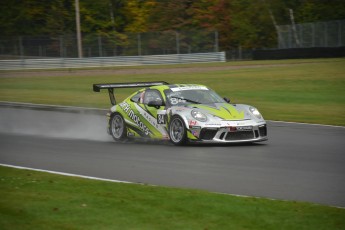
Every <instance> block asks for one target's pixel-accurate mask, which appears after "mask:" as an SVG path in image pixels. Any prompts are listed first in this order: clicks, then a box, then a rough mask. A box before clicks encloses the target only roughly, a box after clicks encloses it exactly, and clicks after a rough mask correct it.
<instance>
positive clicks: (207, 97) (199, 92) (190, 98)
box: [164, 87, 224, 106]
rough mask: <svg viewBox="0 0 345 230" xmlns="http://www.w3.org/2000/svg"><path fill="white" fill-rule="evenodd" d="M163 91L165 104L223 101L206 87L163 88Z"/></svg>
mask: <svg viewBox="0 0 345 230" xmlns="http://www.w3.org/2000/svg"><path fill="white" fill-rule="evenodd" d="M164 93H165V96H166V98H167V105H171V106H174V105H186V104H212V103H224V99H222V98H221V97H220V96H219V95H218V94H217V93H215V92H214V91H212V90H209V89H208V88H206V87H197V88H195V89H188V88H187V89H185V88H170V89H167V90H164Z"/></svg>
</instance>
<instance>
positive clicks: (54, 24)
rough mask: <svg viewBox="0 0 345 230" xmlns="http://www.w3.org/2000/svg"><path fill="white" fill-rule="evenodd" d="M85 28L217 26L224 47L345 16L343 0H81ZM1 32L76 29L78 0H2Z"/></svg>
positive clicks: (254, 44)
mask: <svg viewBox="0 0 345 230" xmlns="http://www.w3.org/2000/svg"><path fill="white" fill-rule="evenodd" d="M79 1H80V15H81V29H82V33H83V34H91V33H93V34H95V33H96V34H100V35H103V36H109V37H116V38H117V39H120V40H121V39H122V40H124V41H125V40H126V35H125V34H126V33H142V32H147V31H169V30H171V31H186V30H194V29H204V30H217V31H218V33H219V39H220V40H219V45H220V47H221V50H227V49H230V48H232V47H238V46H241V47H243V48H261V47H275V46H276V44H277V42H276V39H277V33H276V30H275V24H279V25H282V24H291V17H290V16H291V12H293V14H294V19H295V22H296V23H304V22H314V21H322V20H336V19H344V18H345V4H344V2H343V0H330V1H324V0H98V1H94V0H79ZM290 9H291V10H290ZM0 31H1V35H2V36H17V35H62V34H74V33H75V9H74V0H51V1H37V0H25V1H22V0H2V1H1V3H0Z"/></svg>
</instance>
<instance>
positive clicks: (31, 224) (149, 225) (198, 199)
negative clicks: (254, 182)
mask: <svg viewBox="0 0 345 230" xmlns="http://www.w3.org/2000/svg"><path fill="white" fill-rule="evenodd" d="M0 175H1V176H0V178H1V179H0V195H1V198H2V199H1V200H0V226H1V229H265V230H268V229H289V230H291V229H299V230H300V229H345V218H344V217H345V209H339V208H334V207H327V206H321V205H314V204H310V203H302V202H288V201H277V200H268V199H260V198H250V197H235V196H231V195H222V194H214V193H208V192H205V191H200V190H190V189H174V188H165V187H155V186H146V185H138V184H123V183H112V182H104V181H94V180H88V179H81V178H75V177H66V176H60V175H54V174H49V173H42V172H36V171H29V170H21V169H13V168H8V167H2V166H1V167H0Z"/></svg>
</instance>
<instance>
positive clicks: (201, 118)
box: [191, 110, 207, 122]
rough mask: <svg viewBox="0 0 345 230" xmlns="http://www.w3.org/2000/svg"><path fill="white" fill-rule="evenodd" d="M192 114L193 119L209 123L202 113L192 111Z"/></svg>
mask: <svg viewBox="0 0 345 230" xmlns="http://www.w3.org/2000/svg"><path fill="white" fill-rule="evenodd" d="M191 114H192V117H193V118H194V119H196V120H198V121H202V122H205V121H207V117H206V115H205V114H203V113H202V112H200V111H197V110H192V112H191Z"/></svg>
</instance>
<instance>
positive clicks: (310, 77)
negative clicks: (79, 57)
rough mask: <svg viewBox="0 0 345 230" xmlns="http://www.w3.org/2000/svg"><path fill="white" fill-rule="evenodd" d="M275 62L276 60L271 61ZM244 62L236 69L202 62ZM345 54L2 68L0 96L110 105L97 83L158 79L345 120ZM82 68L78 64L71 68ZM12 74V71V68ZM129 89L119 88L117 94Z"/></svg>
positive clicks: (305, 118)
mask: <svg viewBox="0 0 345 230" xmlns="http://www.w3.org/2000/svg"><path fill="white" fill-rule="evenodd" d="M272 65H273V66H272ZM201 66H202V67H227V66H232V67H236V66H241V68H233V69H212V68H210V69H207V70H205V69H202V70H200V71H198V67H201ZM344 66H345V59H344V58H339V59H308V60H279V61H243V62H228V63H209V64H192V65H169V66H149V67H147V66H145V67H117V68H108V69H111V70H121V69H133V68H134V69H136V70H138V71H139V72H140V70H141V69H161V72H159V73H153V74H152V73H151V74H147V73H142V74H140V73H136V74H116V71H114V74H113V75H108V76H102V75H98V74H97V72H95V75H94V76H84V77H81V76H72V74H71V73H70V72H69V71H65V76H63V77H61V76H59V77H53V76H49V74H50V73H51V72H52V71H46V72H43V73H46V76H42V71H40V76H33V77H27V76H25V77H6V73H9V72H4V71H3V72H0V74H1V75H2V77H1V78H0V100H3V101H17V102H31V103H42V104H56V105H71V106H85V107H98V108H108V107H109V100H108V96H107V92H102V93H94V92H92V84H93V83H103V82H126V81H132V82H134V81H156V80H164V81H168V82H171V83H200V84H205V85H208V86H209V87H211V88H213V89H214V90H215V91H217V92H218V93H219V94H220V95H221V96H227V97H229V98H230V99H231V100H232V102H234V103H243V104H250V105H254V106H256V107H257V108H258V109H259V110H260V111H261V112H262V114H263V115H264V117H265V119H270V120H284V121H297V122H307V123H321V124H330V125H341V126H345V106H344V105H345V90H344V89H345V67H344ZM169 68H170V69H171V68H182V69H187V68H193V71H191V72H181V73H178V74H176V73H169V71H167V72H165V70H166V69H169ZM73 71H78V70H73ZM12 74H13V72H12ZM130 92H133V89H131V90H119V91H117V94H116V96H117V98H118V100H119V101H120V100H122V99H124V98H125V97H126V96H128V94H129V93H130Z"/></svg>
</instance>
